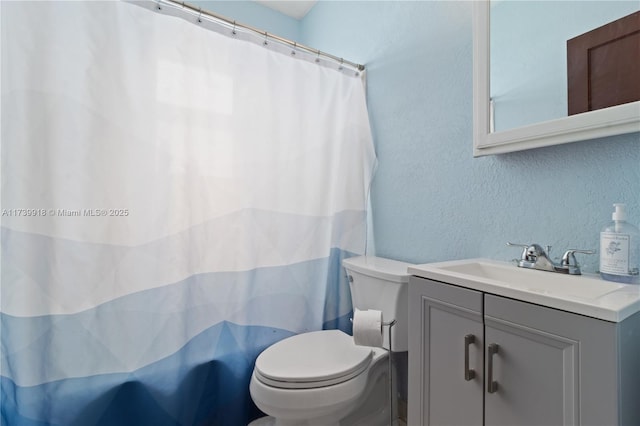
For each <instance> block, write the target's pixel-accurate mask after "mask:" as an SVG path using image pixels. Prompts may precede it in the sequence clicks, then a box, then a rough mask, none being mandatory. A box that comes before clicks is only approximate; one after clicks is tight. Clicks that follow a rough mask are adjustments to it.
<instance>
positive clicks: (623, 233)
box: [600, 203, 640, 284]
mask: <svg viewBox="0 0 640 426" xmlns="http://www.w3.org/2000/svg"><path fill="white" fill-rule="evenodd" d="M613 207H614V212H613V214H612V215H611V219H612V220H613V221H612V222H610V223H609V224H608V225H607V226H605V227H604V228H603V229H602V232H600V276H602V278H603V279H605V280H607V281H615V282H619V283H625V284H640V230H638V228H637V227H636V226H633V225H632V224H630V223H628V222H627V214H626V211H625V205H624V204H620V203H616V204H614V205H613Z"/></svg>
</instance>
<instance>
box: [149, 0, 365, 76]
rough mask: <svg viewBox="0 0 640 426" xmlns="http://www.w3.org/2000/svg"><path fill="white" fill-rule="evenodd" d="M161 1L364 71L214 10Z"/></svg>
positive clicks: (352, 63)
mask: <svg viewBox="0 0 640 426" xmlns="http://www.w3.org/2000/svg"><path fill="white" fill-rule="evenodd" d="M161 2H165V3H170V4H173V5H176V6H182V7H183V8H184V9H189V10H191V11H192V12H196V13H198V14H202V15H206V16H208V17H210V18H214V19H217V20H219V21H223V22H225V23H226V24H228V25H232V26H233V27H234V28H242V29H245V30H249V31H252V32H254V33H256V34H260V35H263V36H265V37H267V38H271V39H273V40H276V41H278V42H280V43H283V44H286V45H289V46H291V47H293V48H294V49H300V50H304V51H305V52H308V53H312V54H315V55H318V56H322V57H325V58H328V59H331V60H332V61H335V62H338V63H340V64H344V65H348V66H350V67H352V68H355V69H357V70H358V71H364V65H361V64H357V63H355V62H351V61H347V60H346V59H344V58H339V57H337V56H334V55H331V54H330V53H326V52H322V51H320V50H318V49H314V48H312V47H308V46H305V45H303V44H300V43H297V42H295V41H291V40H288V39H286V38H284V37H279V36H277V35H274V34H270V33H268V32H266V31H262V30H260V29H258V28H255V27H252V26H251V25H247V24H242V23H239V22H236V21H234V20H233V19H229V18H227V17H225V16H222V15H219V14H217V13H215V12H211V11H208V10H206V9H202V8H201V7H196V6H194V5H192V4H189V3H186V2H184V1H177V0H158V5H159V4H160V3H161Z"/></svg>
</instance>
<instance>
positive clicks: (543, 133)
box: [473, 0, 640, 156]
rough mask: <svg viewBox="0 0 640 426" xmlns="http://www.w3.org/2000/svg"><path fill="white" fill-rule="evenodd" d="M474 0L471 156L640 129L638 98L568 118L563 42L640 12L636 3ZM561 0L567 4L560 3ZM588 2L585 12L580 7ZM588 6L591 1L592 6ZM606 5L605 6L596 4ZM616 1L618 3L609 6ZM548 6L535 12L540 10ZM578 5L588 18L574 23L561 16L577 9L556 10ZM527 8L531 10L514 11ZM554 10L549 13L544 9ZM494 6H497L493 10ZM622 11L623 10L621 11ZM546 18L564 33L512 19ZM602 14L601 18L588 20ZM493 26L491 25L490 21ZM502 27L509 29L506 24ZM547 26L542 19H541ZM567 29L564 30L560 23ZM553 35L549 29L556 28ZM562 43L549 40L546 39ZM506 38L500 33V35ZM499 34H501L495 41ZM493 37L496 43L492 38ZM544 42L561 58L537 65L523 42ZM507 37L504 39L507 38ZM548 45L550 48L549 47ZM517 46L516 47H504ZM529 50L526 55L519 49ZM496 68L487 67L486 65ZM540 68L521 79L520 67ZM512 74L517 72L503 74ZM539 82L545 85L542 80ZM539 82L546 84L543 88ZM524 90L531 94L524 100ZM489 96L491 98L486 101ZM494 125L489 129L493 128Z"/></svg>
mask: <svg viewBox="0 0 640 426" xmlns="http://www.w3.org/2000/svg"><path fill="white" fill-rule="evenodd" d="M496 3H497V4H496V5H495V7H493V8H492V7H491V2H489V1H479V2H474V5H473V7H474V81H473V84H474V156H482V155H489V154H500V153H505V152H512V151H519V150H524V149H531V148H537V147H542V146H549V145H556V144H561V143H568V142H576V141H581V140H587V139H593V138H598V137H604V136H612V135H617V134H623V133H631V132H639V131H640V101H636V102H629V103H625V104H621V105H616V106H612V107H608V108H603V109H598V110H594V111H589V112H584V113H579V114H576V115H571V116H567V72H566V70H567V65H566V64H567V59H566V40H567V39H569V38H572V37H574V36H576V35H579V34H581V33H584V32H587V31H589V30H591V29H593V28H596V27H598V26H600V25H602V24H604V23H606V22H608V21H611V20H615V19H617V18H620V17H622V16H624V15H625V14H628V13H633V12H634V11H637V10H638V3H637V2H634V1H632V2H628V1H627V2H539V1H538V2H528V1H515V2H511V1H506V0H501V1H498V2H496ZM565 3H566V4H565ZM587 3H589V5H588V6H589V10H586V9H587V8H585V7H584V6H585V4H587ZM590 3H594V4H590ZM606 3H608V5H606V6H607V7H605V9H606V10H605V11H602V10H600V11H595V10H594V9H595V8H597V7H598V6H600V7H601V8H602V5H603V4H606ZM612 3H620V4H618V5H617V8H615V9H614V8H612V7H608V6H610V5H611V4H612ZM541 6H542V7H545V8H547V10H544V11H542V10H538V9H540V7H541ZM574 6H578V7H582V10H581V11H580V12H579V13H581V14H584V15H587V16H588V17H589V19H587V20H585V21H583V22H582V23H579V24H578V23H576V22H577V19H569V21H572V22H574V23H572V24H571V25H566V22H568V20H567V18H566V16H565V17H563V16H564V15H565V14H567V13H569V14H572V16H574V17H575V16H576V14H577V13H578V12H575V11H573V12H571V11H568V10H559V9H558V8H561V7H565V8H567V7H574ZM521 7H529V9H531V8H532V7H533V8H534V9H536V10H526V11H522V10H520V11H514V10H515V9H514V8H521ZM549 8H556V9H555V10H548V9H549ZM492 9H495V10H492ZM627 12H628V13H627ZM536 13H537V14H540V15H546V16H547V17H552V20H553V21H556V22H557V24H559V26H561V27H563V28H564V30H563V31H564V32H557V31H555V32H554V31H550V30H549V29H548V28H545V29H544V30H543V29H542V26H540V27H541V28H537V29H536V28H532V29H531V30H530V31H531V32H528V30H526V29H525V28H524V26H525V24H524V23H517V22H516V20H515V19H514V16H522V19H524V20H527V21H528V22H533V16H534V14H536ZM594 16H595V18H600V20H599V21H597V20H594ZM492 19H493V22H491V23H492V24H494V25H495V27H492V26H491V25H490V21H492ZM504 25H507V26H511V28H508V27H505V26H504ZM545 25H547V24H545ZM565 27H566V28H565ZM556 32H557V33H558V34H555V33H556ZM552 34H554V35H553V36H554V37H556V38H557V39H558V40H560V41H554V42H551V41H550V40H551V39H550V37H551V36H552ZM505 35H506V36H507V37H504V36H505ZM497 36H500V39H498V37H497ZM492 37H493V38H495V40H492ZM532 39H533V40H534V41H535V42H536V43H537V44H538V45H541V46H543V50H545V51H547V52H546V53H549V52H548V51H550V52H551V53H552V54H554V55H555V56H559V57H560V59H559V60H558V61H556V62H557V63H551V62H552V61H550V60H545V61H546V62H550V63H551V64H546V65H545V66H541V64H540V63H541V62H542V61H540V54H541V53H535V54H532V53H529V52H530V50H527V49H530V48H529V47H527V48H526V49H525V48H523V46H524V43H525V42H526V43H527V46H529V45H531V43H530V42H531V40H532ZM505 40H506V41H505ZM558 44H559V46H558ZM550 46H553V48H551V47H550ZM513 47H515V48H516V50H515V51H514V50H509V49H513ZM523 52H527V53H523ZM525 57H534V60H536V59H537V61H538V63H534V64H526V63H525V62H524V59H528V58H525ZM492 61H493V62H495V63H496V64H497V65H498V67H495V69H492V68H491V62H492ZM528 69H536V70H537V71H545V72H546V76H545V75H542V74H538V75H537V76H530V77H527V75H526V72H525V70H528ZM507 71H515V73H516V74H517V77H516V78H514V77H507V78H504V75H505V74H506V73H507ZM543 83H544V84H543ZM543 86H544V87H543ZM525 94H533V95H535V96H534V97H533V98H525V97H524V95H525ZM490 98H493V100H492V101H490ZM494 126H495V127H494Z"/></svg>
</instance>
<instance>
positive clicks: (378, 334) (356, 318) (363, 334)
mask: <svg viewBox="0 0 640 426" xmlns="http://www.w3.org/2000/svg"><path fill="white" fill-rule="evenodd" d="M353 341H354V343H355V344H356V345H360V346H375V347H382V312H380V311H376V310H373V309H369V310H367V311H361V310H359V309H356V310H355V312H354V313H353Z"/></svg>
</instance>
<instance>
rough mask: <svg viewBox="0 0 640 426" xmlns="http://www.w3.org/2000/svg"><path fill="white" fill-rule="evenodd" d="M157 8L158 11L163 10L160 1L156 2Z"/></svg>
mask: <svg viewBox="0 0 640 426" xmlns="http://www.w3.org/2000/svg"><path fill="white" fill-rule="evenodd" d="M156 8H157V9H158V10H162V6H160V0H158V1H157V2H156Z"/></svg>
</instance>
